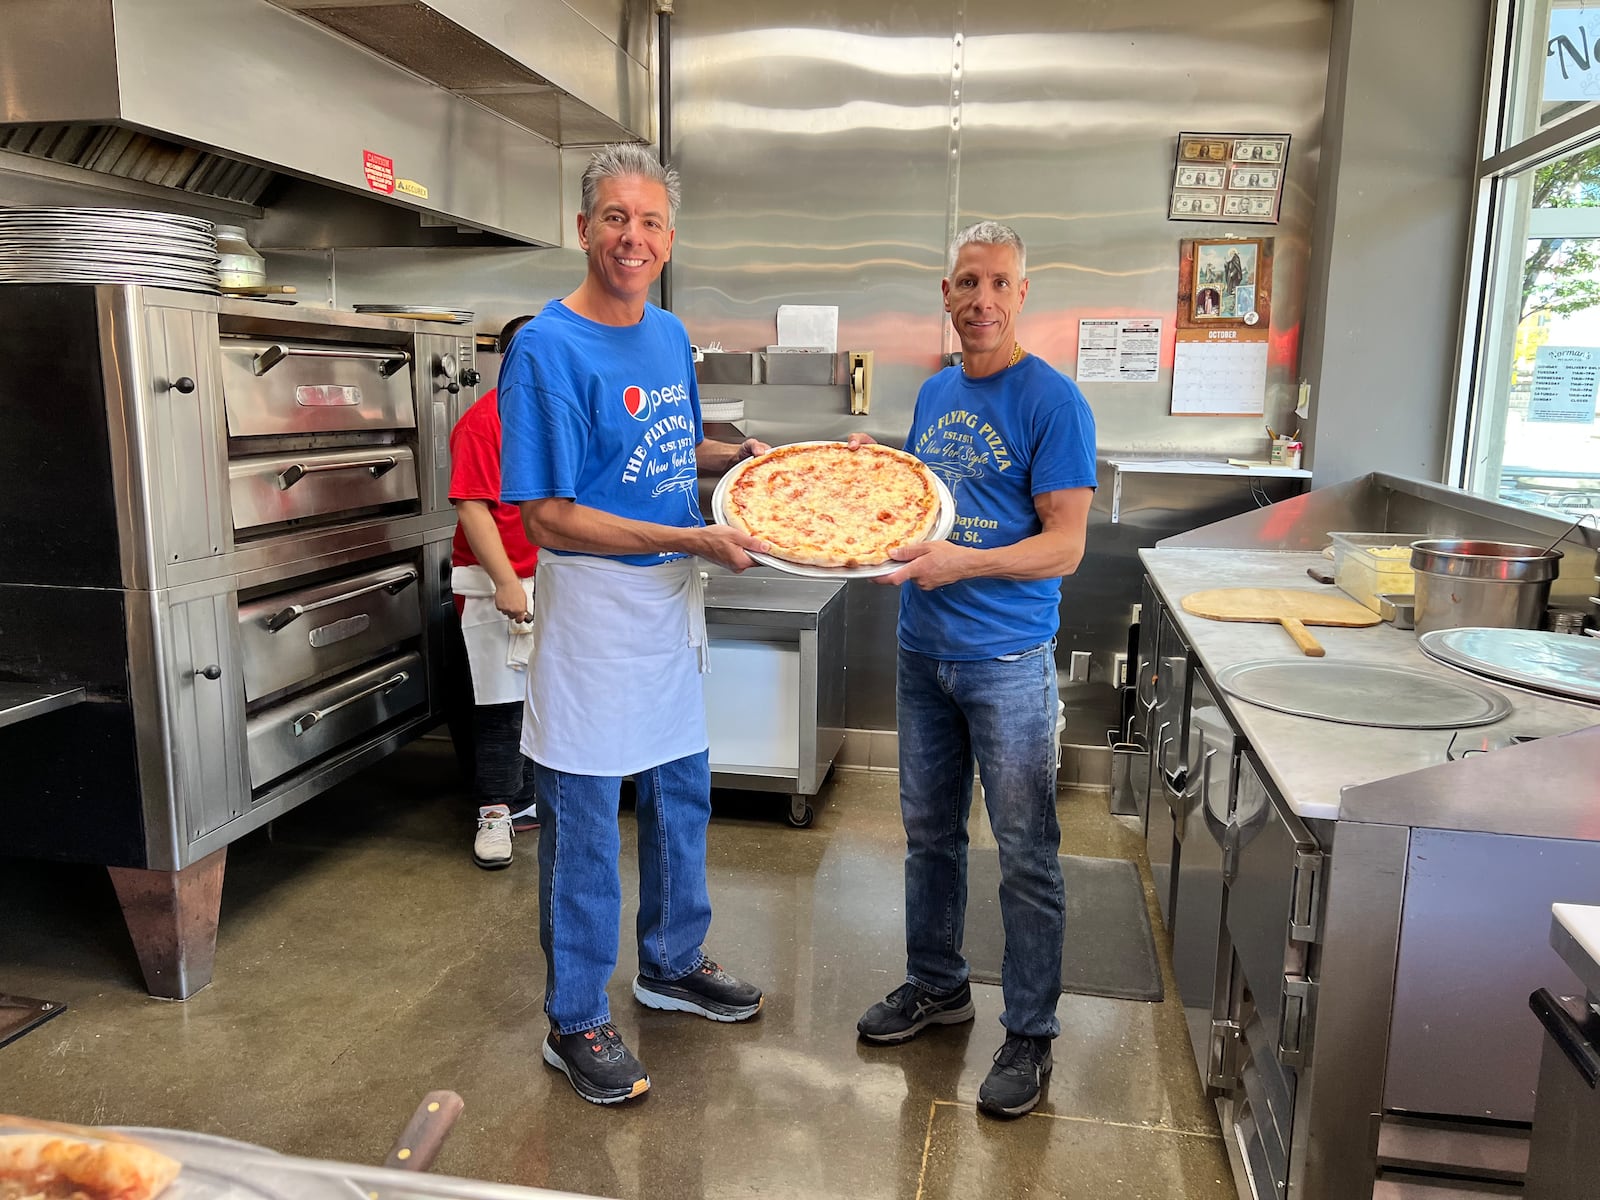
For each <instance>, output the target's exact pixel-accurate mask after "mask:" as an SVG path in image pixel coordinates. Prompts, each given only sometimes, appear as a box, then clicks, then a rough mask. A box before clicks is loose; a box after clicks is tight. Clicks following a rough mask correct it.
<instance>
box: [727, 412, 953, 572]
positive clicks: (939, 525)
mask: <svg viewBox="0 0 1600 1200" xmlns="http://www.w3.org/2000/svg"><path fill="white" fill-rule="evenodd" d="M843 444H844V443H842V442H838V441H816V442H790V443H788V445H787V446H784V447H778V446H774V447H773V449H774V450H777V449H788V448H789V447H792V446H840V445H843ZM898 448H899V447H896V446H891V447H890V449H891V450H895V449H898ZM736 476H737V472H736V471H729V472H728V473H727V474H725V475H724V476H723V477H722V478H721V479H720V480H718V481H717V490H716V491H715V492H713V493H712V494H711V514H712V516H713V517H715V518H716V520H717V522H718V523H719V524H722V525H726V524H727V523H728V517H727V513H726V510H725V509H724V508H723V499H724V498H725V497H726V496H727V494H728V486H729V485H730V484H731V483H732V482H733V480H734V479H735V478H736ZM933 485H934V488H935V489H936V490H937V491H938V493H939V516H938V517H937V519H935V521H934V523H933V528H932V529H931V530H929V531H928V536H927V537H925V538H923V539H922V540H923V541H925V542H942V541H943V540H944V539H945V538H947V537H949V536H950V531H951V530H952V529H954V528H955V525H956V500H955V497H954V496H952V495H951V494H950V489H949V488H948V487H946V486H945V483H944V480H942V479H940V478H939V476H938V475H937V474H934V476H933ZM750 557H751V558H753V559H755V560H756V562H758V563H761V564H763V565H764V566H768V567H776V568H777V569H778V570H780V571H784V572H787V573H788V574H790V575H798V576H800V577H801V578H803V579H876V578H878V577H879V576H882V575H888V574H890V573H891V572H894V571H898V570H899V569H900V568H901V567H903V566H905V564H904V563H900V562H894V561H893V560H891V561H889V562H886V563H878V564H877V565H876V566H871V567H812V566H807V565H806V564H804V563H794V562H789V561H788V560H787V559H782V558H776V557H774V556H773V555H771V554H757V553H755V552H754V551H751V552H750Z"/></svg>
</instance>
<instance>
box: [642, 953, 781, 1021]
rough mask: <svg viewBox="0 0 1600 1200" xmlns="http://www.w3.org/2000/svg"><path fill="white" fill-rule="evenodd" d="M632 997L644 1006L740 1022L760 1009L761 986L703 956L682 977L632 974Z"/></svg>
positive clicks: (715, 1019) (714, 1019)
mask: <svg viewBox="0 0 1600 1200" xmlns="http://www.w3.org/2000/svg"><path fill="white" fill-rule="evenodd" d="M633 998H634V999H635V1000H637V1001H638V1002H639V1003H640V1004H642V1005H644V1006H645V1007H646V1008H661V1009H666V1010H668V1011H671V1012H692V1013H699V1014H700V1015H701V1016H702V1017H710V1018H711V1019H712V1020H713V1021H744V1020H748V1019H749V1018H750V1017H753V1016H755V1015H756V1013H758V1012H760V1011H761V989H760V988H758V987H756V986H755V984H753V983H746V982H745V981H744V980H742V979H736V978H734V977H733V976H732V975H729V974H728V973H727V972H726V971H724V970H723V969H722V968H721V967H719V966H717V964H716V963H714V962H712V961H711V960H710V959H709V958H706V957H705V956H704V955H702V956H701V958H700V965H699V966H698V967H696V968H695V969H694V970H692V971H690V972H689V973H688V974H687V975H685V976H684V977H683V978H682V979H655V978H652V977H651V976H649V975H645V974H643V973H640V974H638V975H635V976H634V977H633Z"/></svg>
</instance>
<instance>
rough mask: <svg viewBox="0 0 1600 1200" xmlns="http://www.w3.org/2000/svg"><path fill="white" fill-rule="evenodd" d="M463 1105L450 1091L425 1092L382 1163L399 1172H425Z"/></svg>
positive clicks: (435, 1156) (459, 1098)
mask: <svg viewBox="0 0 1600 1200" xmlns="http://www.w3.org/2000/svg"><path fill="white" fill-rule="evenodd" d="M464 1107H466V1106H465V1104H464V1103H463V1101H462V1099H461V1097H460V1096H458V1095H456V1094H455V1093H454V1092H451V1091H438V1092H429V1093H428V1094H427V1095H426V1096H424V1097H423V1098H422V1103H421V1104H419V1105H417V1111H416V1112H414V1113H412V1114H411V1120H409V1121H408V1122H406V1127H405V1128H404V1129H402V1130H401V1131H400V1137H399V1138H398V1139H397V1140H396V1141H395V1144H394V1146H393V1148H392V1149H391V1150H390V1151H389V1157H388V1158H386V1159H384V1161H383V1165H384V1166H386V1167H396V1168H398V1169H399V1170H402V1171H426V1170H427V1169H428V1168H429V1167H431V1166H432V1165H433V1160H434V1159H435V1158H437V1157H438V1156H439V1148H440V1147H441V1146H443V1145H444V1139H445V1138H446V1137H448V1136H449V1134H450V1128H451V1126H453V1125H454V1124H455V1123H456V1118H457V1117H459V1116H460V1115H461V1110H462V1109H463V1108H464Z"/></svg>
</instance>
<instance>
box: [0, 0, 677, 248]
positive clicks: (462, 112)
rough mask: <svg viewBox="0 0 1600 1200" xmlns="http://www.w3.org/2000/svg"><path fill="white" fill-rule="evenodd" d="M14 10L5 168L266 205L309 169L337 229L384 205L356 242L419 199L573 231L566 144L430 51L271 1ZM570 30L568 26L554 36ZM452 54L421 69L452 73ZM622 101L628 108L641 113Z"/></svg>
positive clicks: (476, 223) (457, 217)
mask: <svg viewBox="0 0 1600 1200" xmlns="http://www.w3.org/2000/svg"><path fill="white" fill-rule="evenodd" d="M590 2H591V3H596V4H598V3H605V2H614V0H590ZM461 6H462V7H463V8H470V7H472V6H471V5H468V4H466V2H465V0H461ZM541 6H542V4H541V2H540V0H526V3H524V2H523V0H519V2H518V3H517V4H514V5H508V4H499V5H490V4H486V5H483V6H482V7H484V8H485V9H486V10H493V9H512V8H514V9H517V10H518V11H519V12H520V11H521V10H523V9H524V8H527V9H538V8H540V7H541ZM285 7H291V8H303V7H305V6H304V5H303V4H301V5H293V4H291V5H286V6H285ZM384 7H388V8H395V7H400V6H396V5H395V4H393V2H392V0H389V3H388V4H387V6H385V5H378V6H376V7H374V6H373V5H372V4H370V3H366V4H363V3H361V0H345V3H344V4H343V5H342V6H340V9H338V10H333V9H323V10H322V15H323V16H325V17H331V18H332V19H333V20H342V19H343V18H341V17H339V16H338V13H339V12H345V13H348V12H350V11H351V10H354V9H365V10H369V11H373V12H377V11H381V10H382V9H383V8H384ZM403 7H405V8H408V9H423V8H428V7H429V6H426V5H421V4H407V5H404V6H403ZM433 7H434V8H437V7H439V5H437V4H436V5H434V6H433ZM557 7H564V6H560V5H559V4H558V5H557ZM4 8H5V21H4V26H3V29H0V170H7V171H11V172H13V173H17V172H19V170H20V171H23V172H25V171H26V169H27V166H26V165H27V164H29V163H36V164H37V165H38V167H39V169H40V170H43V171H47V172H48V171H54V172H57V173H62V172H65V173H69V174H71V175H74V176H81V177H86V178H91V179H92V178H99V177H100V176H101V175H102V174H104V175H114V176H117V177H118V178H119V184H120V186H125V187H135V188H142V189H144V190H145V191H146V192H147V193H150V194H159V192H158V189H163V188H165V189H177V190H178V191H182V192H184V193H185V194H186V196H190V197H192V196H220V197H223V203H225V204H226V203H234V204H243V205H251V204H263V205H268V206H270V204H271V197H272V195H273V193H274V191H275V190H276V191H279V192H284V191H288V192H294V191H296V189H298V190H299V194H300V195H302V196H303V194H304V189H305V188H306V186H307V185H306V184H305V183H301V182H299V181H309V183H310V184H311V185H312V186H321V187H324V188H328V187H331V188H333V189H335V190H336V191H337V192H339V193H342V194H343V199H342V200H341V201H340V202H339V203H338V204H336V205H332V206H330V207H335V208H339V209H341V219H340V221H339V222H338V230H339V231H338V232H337V233H333V234H330V236H331V237H334V238H338V239H344V238H346V237H347V235H348V231H349V230H350V229H351V228H352V227H359V226H360V225H361V224H362V222H361V221H360V220H359V219H358V220H356V221H354V222H352V221H351V220H350V219H349V216H350V214H351V213H357V214H359V213H363V212H364V213H368V214H372V217H373V219H372V220H371V221H370V222H367V223H368V224H370V226H371V227H372V228H373V229H374V230H376V231H378V232H377V233H376V234H375V236H373V237H372V238H371V240H369V241H366V242H364V243H358V244H370V245H384V244H393V243H394V241H395V240H396V239H395V238H393V237H392V236H390V234H389V232H388V230H389V229H392V227H393V226H394V225H395V224H396V222H395V218H404V216H405V212H404V210H408V209H409V210H411V211H412V213H413V215H412V216H411V218H410V219H409V222H406V221H402V222H401V223H403V224H409V226H410V227H412V228H417V227H425V229H424V232H425V233H429V234H432V235H436V236H439V235H440V231H446V232H445V233H444V234H443V235H442V236H445V237H448V236H453V230H454V228H455V227H457V226H460V227H465V228H467V229H469V230H483V231H486V232H488V233H490V234H494V235H499V236H501V237H505V238H509V239H512V240H515V241H519V242H529V243H534V244H541V245H557V244H559V243H560V241H561V233H562V215H561V214H562V156H561V150H560V148H559V146H557V145H556V144H555V143H554V142H553V141H552V140H549V139H547V138H546V137H545V136H541V135H540V134H538V133H535V132H533V131H532V130H530V129H529V128H527V127H525V125H523V124H519V123H517V122H516V121H515V120H513V119H511V118H508V117H506V116H503V115H501V114H500V113H497V112H493V111H490V110H489V108H488V107H485V104H484V103H483V102H481V101H482V97H474V98H473V99H468V98H466V97H467V96H468V95H470V94H472V92H471V88H472V87H473V86H476V84H475V83H474V82H473V81H472V80H470V79H468V80H465V81H461V80H457V81H453V82H454V83H455V84H456V85H457V92H458V93H459V94H453V93H452V92H451V91H448V90H445V86H444V85H443V81H430V80H428V79H424V78H419V77H418V74H417V72H418V71H419V70H420V69H421V68H423V67H424V66H426V63H424V62H422V61H416V62H410V63H407V64H406V65H405V66H402V65H400V64H398V63H396V62H392V61H387V60H385V59H384V58H380V57H377V56H375V55H374V54H373V53H372V52H370V51H369V50H368V49H364V48H362V47H360V46H357V45H353V44H352V43H351V41H349V40H347V39H346V37H344V36H333V35H331V34H330V33H329V32H328V29H326V28H323V27H322V26H321V25H319V24H314V23H312V21H311V20H309V19H306V18H310V17H314V16H317V14H316V13H311V12H307V13H306V14H305V18H303V17H301V16H297V15H295V14H294V13H291V12H288V11H285V8H284V7H277V6H275V5H274V4H273V3H269V2H268V0H4ZM430 11H432V10H431V9H430ZM462 15H463V16H470V15H471V14H467V13H463V14H462ZM323 24H332V21H324V22H323ZM584 24H585V27H586V28H588V29H589V30H590V32H591V33H592V34H593V35H594V37H592V38H590V39H589V43H590V46H589V49H590V51H593V49H594V46H593V43H594V41H595V39H599V40H601V41H604V40H605V39H604V38H601V37H600V35H599V34H598V31H596V30H595V27H594V26H593V25H590V24H588V23H587V22H585V23H584ZM357 25H359V22H353V23H352V28H355V27H356V26H357ZM393 28H396V29H399V28H401V24H400V23H398V22H396V23H395V24H394V25H393ZM561 28H562V26H561V23H560V22H556V23H555V26H554V32H556V33H560V32H561ZM463 36H464V35H463ZM578 42H579V44H580V46H579V48H580V49H582V45H581V43H582V39H581V38H579V39H578ZM436 47H446V48H448V43H445V42H440V43H436ZM458 49H459V47H458ZM405 53H407V54H408V56H409V54H410V52H409V51H405ZM485 57H486V56H485ZM624 57H627V56H626V55H624ZM443 61H444V60H442V59H441V60H439V61H438V62H436V63H435V65H434V69H433V70H431V71H430V72H425V73H430V74H432V75H434V76H439V75H441V74H442V72H441V70H439V69H438V67H439V66H440V65H441V63H442V62H443ZM630 61H632V60H631V59H630ZM500 69H501V74H500V75H499V76H496V77H494V78H496V79H499V80H500V82H501V83H502V84H504V85H505V86H507V87H511V88H520V89H523V90H521V91H510V92H507V93H506V95H507V96H508V97H510V96H520V97H522V99H521V100H520V101H518V103H524V104H532V103H533V101H532V100H530V99H529V98H530V97H537V98H538V102H539V103H541V104H545V105H547V106H551V105H553V111H555V112H556V114H557V120H558V125H557V131H558V132H559V129H560V127H561V123H565V124H566V126H567V127H568V128H569V129H573V130H576V129H580V128H581V129H583V130H585V131H586V132H593V133H596V134H600V135H603V137H604V138H605V139H606V140H615V139H619V138H622V137H626V136H628V133H627V131H626V127H625V126H620V125H618V126H613V125H611V124H609V122H611V116H610V115H609V114H607V115H604V116H595V115H593V114H590V115H588V116H581V115H580V108H579V102H578V101H576V100H575V99H573V97H572V94H571V93H570V92H568V91H567V90H566V88H565V87H564V86H561V85H552V84H551V82H550V81H549V80H548V79H546V78H544V77H543V76H541V77H540V82H539V83H538V84H535V83H533V82H531V81H530V80H528V79H522V80H521V81H520V82H512V83H505V77H506V75H507V73H508V69H506V68H504V64H500ZM522 69H523V70H525V71H526V72H527V73H528V74H533V72H532V71H531V69H530V68H526V67H524V68H522ZM626 73H627V72H624V74H626ZM613 77H615V74H614V75H613ZM633 87H634V84H633V82H631V80H630V82H629V83H628V88H629V89H631V88H633ZM533 88H543V89H544V90H542V91H531V90H528V89H533ZM625 90H626V89H625ZM644 91H645V94H646V96H647V95H648V88H646V89H644ZM558 93H559V94H558ZM629 94H630V95H631V94H632V93H631V92H630V93H629ZM630 103H631V101H630ZM563 105H564V107H563ZM505 107H511V102H510V101H509V100H508V101H507V103H506V105H505ZM535 107H537V105H535ZM612 107H613V108H614V109H615V108H616V107H617V106H616V105H614V104H613V105H612ZM622 107H623V108H627V112H625V113H620V114H619V115H625V116H628V117H629V119H630V120H635V119H636V117H637V114H636V113H633V111H632V109H631V108H628V106H626V105H624V106H622ZM648 112H649V106H648V104H647V105H646V116H647V117H648ZM629 114H632V115H629ZM602 123H606V124H605V125H604V128H602ZM23 126H26V127H28V128H25V129H24V128H18V127H23ZM6 127H11V128H6ZM19 163H21V164H24V165H23V167H22V168H19ZM90 172H93V173H95V174H93V175H89V174H87V173H90ZM285 176H286V177H288V178H287V179H286V180H282V181H281V182H275V180H274V177H285ZM123 180H126V181H133V182H131V183H120V181H123ZM80 181H81V180H80ZM241 186H242V187H243V189H244V190H243V191H240V190H239V189H240V187H241ZM356 197H360V198H361V201H360V202H356V203H352V202H354V201H355V198H356ZM375 202H378V203H381V205H382V206H384V207H382V208H381V209H380V208H379V207H378V204H375ZM297 207H299V206H297ZM330 228H331V226H330ZM298 244H308V243H304V242H301V243H298ZM309 244H322V243H314V242H313V243H309ZM326 244H331V245H342V244H351V243H350V242H349V241H348V240H332V241H329V242H328V243H326Z"/></svg>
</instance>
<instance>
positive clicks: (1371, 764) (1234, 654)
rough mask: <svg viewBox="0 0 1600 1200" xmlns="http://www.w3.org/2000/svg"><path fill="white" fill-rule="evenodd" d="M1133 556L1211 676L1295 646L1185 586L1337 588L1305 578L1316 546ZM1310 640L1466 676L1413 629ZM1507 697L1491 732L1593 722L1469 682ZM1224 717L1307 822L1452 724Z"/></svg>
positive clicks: (1593, 717) (1319, 561)
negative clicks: (1430, 726) (1209, 608)
mask: <svg viewBox="0 0 1600 1200" xmlns="http://www.w3.org/2000/svg"><path fill="white" fill-rule="evenodd" d="M1139 557H1140V559H1141V560H1142V561H1143V562H1144V565H1145V569H1146V570H1147V571H1148V572H1149V573H1150V578H1151V580H1152V582H1153V583H1154V584H1155V586H1156V590H1157V592H1158V593H1159V594H1160V597H1161V599H1162V601H1163V607H1164V608H1165V609H1166V611H1167V612H1169V613H1170V614H1171V615H1172V619H1173V621H1174V622H1175V623H1176V624H1177V626H1178V629H1179V630H1180V631H1181V632H1182V635H1183V639H1184V641H1185V642H1187V643H1188V645H1189V647H1190V648H1191V649H1192V650H1193V651H1194V654H1195V657H1196V658H1197V659H1198V660H1199V663H1200V665H1201V666H1202V667H1203V668H1205V670H1206V672H1207V673H1208V674H1209V675H1210V676H1211V677H1212V678H1213V679H1215V678H1216V676H1217V674H1218V673H1220V672H1221V671H1223V670H1224V669H1226V668H1227V667H1231V666H1233V665H1235V664H1236V663H1241V662H1248V661H1250V660H1251V659H1261V658H1295V657H1298V656H1299V654H1300V651H1299V650H1298V649H1297V648H1296V647H1295V645H1294V643H1293V642H1292V641H1290V640H1289V635H1288V634H1286V633H1284V632H1283V630H1282V629H1280V628H1279V627H1278V626H1276V625H1269V624H1246V623H1243V622H1235V621H1212V620H1208V619H1207V618H1205V617H1196V616H1194V615H1192V614H1190V613H1186V612H1184V611H1183V608H1182V607H1181V601H1182V600H1183V597H1185V596H1187V595H1188V594H1189V593H1190V592H1198V591H1202V590H1204V589H1206V588H1228V587H1253V588H1304V589H1307V590H1310V589H1314V588H1323V589H1325V590H1326V591H1327V592H1328V593H1329V594H1330V595H1337V596H1343V595H1344V593H1343V592H1341V591H1339V590H1338V589H1337V588H1333V587H1328V586H1327V585H1324V584H1317V583H1313V582H1312V581H1311V580H1310V579H1309V578H1307V576H1306V568H1307V567H1310V566H1318V565H1324V564H1325V563H1326V561H1327V560H1326V559H1324V558H1323V557H1322V556H1321V555H1318V554H1280V553H1275V552H1271V551H1255V550H1199V549H1194V550H1190V549H1164V548H1157V549H1152V550H1142V551H1140V552H1139ZM1314 632H1315V634H1316V637H1317V640H1318V641H1319V642H1321V643H1322V645H1323V646H1324V648H1325V649H1326V650H1327V652H1328V654H1327V657H1328V659H1329V660H1334V659H1339V660H1343V661H1346V662H1371V663H1383V664H1386V665H1389V666H1403V667H1407V668H1410V669H1413V670H1418V671H1426V672H1427V673H1428V674H1430V675H1436V676H1438V677H1439V678H1442V679H1454V680H1463V679H1472V678H1473V677H1471V676H1467V675H1464V674H1462V673H1461V672H1459V671H1456V670H1453V669H1452V668H1450V667H1446V666H1444V665H1442V664H1440V663H1437V662H1435V661H1434V660H1433V659H1431V658H1429V657H1428V656H1427V655H1425V654H1424V653H1423V652H1422V650H1421V648H1420V647H1419V646H1418V645H1417V637H1416V634H1415V633H1413V632H1412V631H1410V630H1401V629H1395V628H1394V627H1393V626H1391V625H1387V624H1383V625H1374V626H1371V627H1369V628H1365V629H1339V628H1334V627H1332V626H1326V625H1318V626H1317V627H1316V628H1315V630H1314ZM1473 681H1474V682H1478V683H1481V684H1483V685H1484V686H1485V687H1489V688H1494V689H1495V690H1498V691H1501V692H1503V693H1504V694H1505V695H1506V696H1508V697H1509V698H1510V699H1511V701H1512V703H1513V705H1514V711H1513V712H1512V714H1511V715H1510V716H1509V717H1507V718H1506V719H1505V720H1504V721H1502V722H1500V723H1499V725H1496V726H1491V727H1489V729H1490V730H1492V731H1493V732H1497V733H1498V732H1515V733H1522V734H1530V735H1534V736H1537V737H1548V736H1550V735H1552V734H1559V733H1570V732H1571V731H1572V730H1574V729H1583V728H1585V727H1587V726H1589V725H1593V724H1595V723H1596V722H1600V709H1595V708H1592V707H1589V706H1586V705H1581V704H1570V703H1567V702H1566V701H1563V700H1558V699H1556V698H1554V697H1547V696H1536V695H1534V694H1533V693H1531V692H1523V691H1518V690H1515V689H1512V688H1501V687H1499V685H1496V684H1494V683H1492V682H1491V681H1489V680H1476V679H1474V680H1473ZM1226 702H1227V704H1228V710H1229V715H1230V716H1232V717H1233V718H1234V720H1235V722H1236V723H1237V724H1238V726H1239V732H1240V733H1241V734H1243V735H1244V737H1245V738H1246V739H1248V741H1249V742H1250V745H1251V748H1252V749H1253V750H1254V751H1255V752H1256V754H1257V755H1258V756H1259V757H1260V759H1261V765H1262V766H1263V767H1265V768H1266V770H1267V774H1268V775H1269V776H1270V777H1271V780H1272V782H1273V783H1275V784H1276V785H1277V786H1278V788H1279V789H1280V790H1281V791H1282V793H1283V798H1284V800H1285V801H1286V802H1287V803H1288V804H1289V805H1290V806H1291V807H1292V808H1293V809H1294V812H1295V815H1296V816H1298V817H1301V818H1302V819H1308V820H1335V819H1337V818H1338V816H1339V794H1340V791H1341V790H1342V789H1343V788H1346V787H1350V786H1352V785H1354V784H1358V783H1370V782H1373V781H1375V780H1379V779H1390V778H1392V777H1394V776H1396V775H1403V774H1405V773H1406V772H1408V771H1416V770H1420V769H1421V768H1423V767H1429V766H1432V765H1433V764H1435V763H1438V762H1440V761H1442V760H1443V759H1444V755H1445V748H1446V746H1447V745H1448V743H1449V741H1450V731H1448V730H1445V731H1443V732H1440V731H1437V730H1427V729H1375V728H1371V727H1369V726H1360V725H1340V724H1336V723H1334V722H1331V721H1318V720H1312V719H1310V718H1307V717H1293V716H1289V715H1287V714H1285V713H1279V712H1273V711H1272V710H1270V709H1265V708H1259V707H1257V706H1256V705H1253V704H1247V703H1244V702H1241V701H1238V700H1235V699H1233V697H1231V696H1230V697H1227V698H1226Z"/></svg>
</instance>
